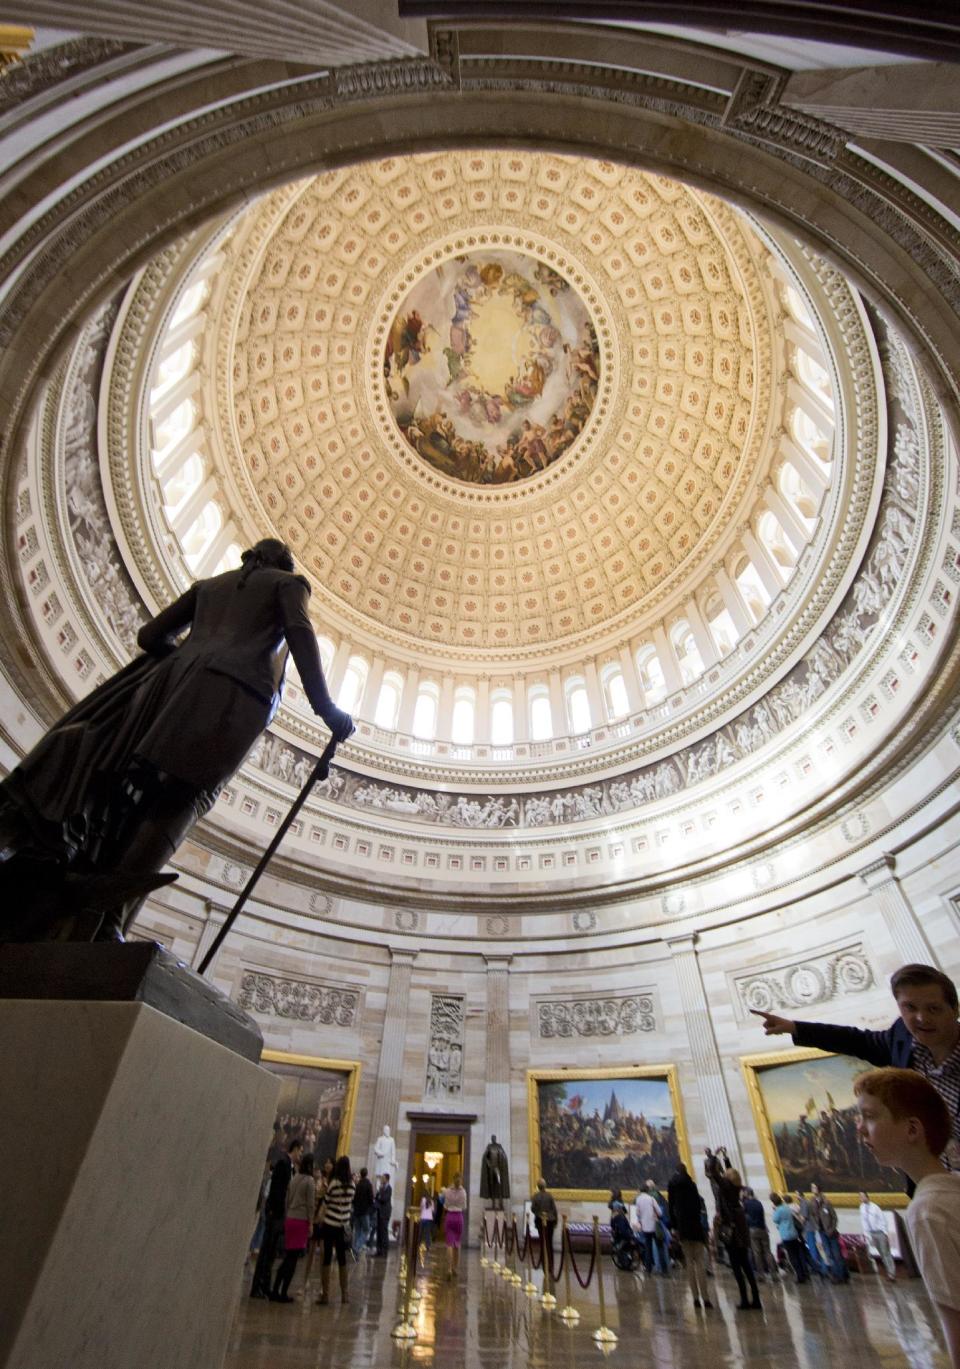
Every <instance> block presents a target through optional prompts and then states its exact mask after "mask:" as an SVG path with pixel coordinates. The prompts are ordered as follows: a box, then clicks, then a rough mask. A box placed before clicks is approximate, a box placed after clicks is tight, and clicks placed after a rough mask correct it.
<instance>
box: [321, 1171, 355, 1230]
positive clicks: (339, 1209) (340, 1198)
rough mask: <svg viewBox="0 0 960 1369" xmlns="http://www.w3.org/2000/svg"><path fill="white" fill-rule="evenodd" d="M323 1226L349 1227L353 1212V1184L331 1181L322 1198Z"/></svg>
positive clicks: (336, 1180)
mask: <svg viewBox="0 0 960 1369" xmlns="http://www.w3.org/2000/svg"><path fill="white" fill-rule="evenodd" d="M323 1202H324V1207H323V1224H324V1226H349V1224H350V1217H351V1214H352V1211H353V1184H342V1183H341V1182H340V1180H339V1179H331V1180H330V1183H329V1184H328V1185H327V1191H326V1193H325V1194H324V1198H323Z"/></svg>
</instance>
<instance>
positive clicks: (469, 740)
mask: <svg viewBox="0 0 960 1369" xmlns="http://www.w3.org/2000/svg"><path fill="white" fill-rule="evenodd" d="M476 711H477V704H476V696H475V695H474V692H473V690H472V689H470V688H469V686H467V685H462V686H461V687H460V688H459V689H457V690H456V692H455V693H454V696H453V719H452V721H451V725H450V736H451V740H452V741H454V742H455V743H456V745H457V746H472V745H473V739H474V735H475V733H476Z"/></svg>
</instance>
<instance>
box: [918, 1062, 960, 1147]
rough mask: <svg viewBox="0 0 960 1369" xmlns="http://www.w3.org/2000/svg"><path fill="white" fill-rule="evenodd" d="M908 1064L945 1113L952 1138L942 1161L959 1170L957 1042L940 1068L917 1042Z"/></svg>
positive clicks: (959, 1115) (959, 1096)
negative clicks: (926, 1083) (927, 1084)
mask: <svg viewBox="0 0 960 1369" xmlns="http://www.w3.org/2000/svg"><path fill="white" fill-rule="evenodd" d="M910 1064H911V1066H912V1067H913V1068H914V1069H915V1070H916V1071H917V1072H918V1073H919V1074H922V1075H923V1076H924V1077H925V1078H926V1079H929V1081H930V1083H931V1084H932V1085H933V1087H934V1088H935V1089H936V1090H937V1093H939V1095H940V1097H941V1098H942V1099H943V1101H944V1102H945V1103H946V1105H947V1108H948V1109H949V1112H950V1121H951V1124H952V1130H953V1135H952V1137H951V1139H950V1142H949V1144H948V1145H947V1149H946V1150H945V1151H944V1159H945V1161H946V1163H947V1165H948V1166H949V1168H950V1169H960V1041H958V1042H957V1044H956V1045H955V1046H954V1048H953V1050H952V1051H951V1052H950V1054H949V1055H948V1056H947V1058H946V1060H944V1061H943V1063H942V1064H940V1065H938V1064H937V1063H936V1061H935V1060H934V1058H933V1055H932V1054H931V1053H930V1051H929V1050H928V1048H927V1047H926V1046H924V1045H922V1044H921V1043H920V1042H919V1041H917V1042H916V1043H915V1044H914V1047H913V1050H912V1051H911V1052H910Z"/></svg>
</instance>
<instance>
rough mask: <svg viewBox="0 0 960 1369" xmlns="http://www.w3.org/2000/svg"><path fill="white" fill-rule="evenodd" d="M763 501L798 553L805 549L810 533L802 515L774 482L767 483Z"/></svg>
mask: <svg viewBox="0 0 960 1369" xmlns="http://www.w3.org/2000/svg"><path fill="white" fill-rule="evenodd" d="M763 502H764V504H765V505H766V506H767V508H768V509H769V510H770V512H771V513H772V514H773V515H774V517H775V518H776V520H777V522H778V523H779V524H780V526H781V528H783V530H784V532H785V533H786V534H787V536H788V537H789V538H790V541H791V542H792V543H793V545H794V548H795V550H796V553H797V555H798V556H799V555H800V553H801V552H802V551H803V549H804V547H805V546H806V545H807V543H808V542H809V541H810V534H809V533H808V532H807V529H806V527H805V526H804V523H803V520H802V519H801V517H800V515H799V514H798V513H796V512H795V511H794V509H793V507H792V506H791V505H790V504H789V503H788V502H787V500H786V499H784V497H783V495H782V494H781V493H780V491H779V490H778V489H777V487H776V486H775V485H773V484H770V485H767V487H766V488H765V489H764V491H763Z"/></svg>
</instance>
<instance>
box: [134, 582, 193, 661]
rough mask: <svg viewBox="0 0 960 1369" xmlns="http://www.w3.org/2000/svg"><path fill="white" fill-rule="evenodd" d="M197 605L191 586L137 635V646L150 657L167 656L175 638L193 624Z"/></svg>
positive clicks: (173, 645)
mask: <svg viewBox="0 0 960 1369" xmlns="http://www.w3.org/2000/svg"><path fill="white" fill-rule="evenodd" d="M196 605H197V587H196V585H191V586H190V588H189V589H188V590H187V591H186V593H185V594H181V595H180V598H179V599H175V600H174V601H173V603H172V604H168V605H167V607H166V608H164V609H161V610H160V612H159V613H158V614H157V616H156V617H155V618H151V619H150V621H149V623H144V625H143V627H142V628H141V629H140V631H139V632H138V633H137V646H139V647H140V649H141V651H146V652H147V653H148V655H150V656H168V655H169V654H170V652H171V651H173V650H174V648H175V647H176V640H175V639H176V637H177V635H178V634H179V633H181V632H182V631H183V629H184V628H185V627H189V626H190V624H191V623H192V622H193V615H194V612H195V611H196Z"/></svg>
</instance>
